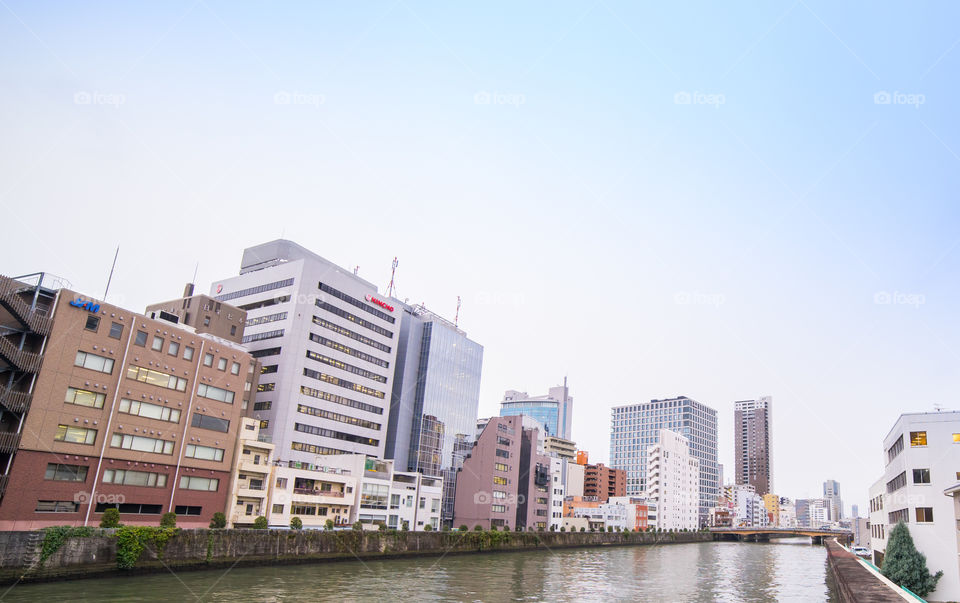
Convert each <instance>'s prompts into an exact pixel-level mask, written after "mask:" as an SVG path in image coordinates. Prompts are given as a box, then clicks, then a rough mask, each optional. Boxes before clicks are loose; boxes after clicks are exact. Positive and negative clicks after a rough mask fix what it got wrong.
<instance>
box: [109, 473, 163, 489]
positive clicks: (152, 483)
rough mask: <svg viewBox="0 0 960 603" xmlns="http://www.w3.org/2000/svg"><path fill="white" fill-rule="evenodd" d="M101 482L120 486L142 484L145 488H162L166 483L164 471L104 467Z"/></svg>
mask: <svg viewBox="0 0 960 603" xmlns="http://www.w3.org/2000/svg"><path fill="white" fill-rule="evenodd" d="M103 483H105V484H117V485H120V486H143V487H145V488H163V487H165V486H166V485H167V476H166V474H165V473H151V472H149V471H129V470H127V469H106V470H104V472H103Z"/></svg>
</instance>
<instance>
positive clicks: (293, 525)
mask: <svg viewBox="0 0 960 603" xmlns="http://www.w3.org/2000/svg"><path fill="white" fill-rule="evenodd" d="M290 529H291V530H302V529H303V520H302V519H300V518H299V517H291V518H290Z"/></svg>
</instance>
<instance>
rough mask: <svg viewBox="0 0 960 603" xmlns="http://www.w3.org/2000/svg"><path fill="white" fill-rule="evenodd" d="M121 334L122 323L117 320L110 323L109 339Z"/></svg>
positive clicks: (117, 337) (118, 336)
mask: <svg viewBox="0 0 960 603" xmlns="http://www.w3.org/2000/svg"><path fill="white" fill-rule="evenodd" d="M122 336H123V325H122V324H120V323H119V322H111V323H110V335H109V336H108V337H110V338H111V339H120V337H122Z"/></svg>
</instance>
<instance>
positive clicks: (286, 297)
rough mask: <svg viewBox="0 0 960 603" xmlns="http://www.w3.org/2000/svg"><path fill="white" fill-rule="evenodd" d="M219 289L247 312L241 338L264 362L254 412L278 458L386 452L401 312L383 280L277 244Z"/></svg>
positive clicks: (260, 250)
mask: <svg viewBox="0 0 960 603" xmlns="http://www.w3.org/2000/svg"><path fill="white" fill-rule="evenodd" d="M211 289H212V290H211V292H210V294H211V295H212V296H213V297H215V298H216V299H217V300H219V301H229V302H230V303H231V304H233V305H235V306H239V307H240V308H242V309H244V310H246V311H247V324H246V328H245V331H244V337H243V342H244V343H245V344H246V345H247V346H248V349H249V350H250V351H251V353H252V354H253V355H254V356H255V357H257V358H258V359H259V360H260V362H261V363H262V364H263V369H262V370H263V372H262V374H261V376H260V385H259V390H258V392H257V395H256V402H255V404H254V407H253V409H252V411H253V416H254V417H255V418H257V419H259V420H260V421H261V425H262V432H263V433H264V434H265V435H266V436H268V437H270V438H271V440H272V442H273V443H274V444H275V446H276V456H277V458H278V459H279V460H282V461H286V460H294V461H302V462H308V463H314V462H316V461H317V457H318V456H319V455H328V454H344V453H360V454H365V455H369V456H374V457H383V453H384V446H385V439H386V429H387V418H388V414H389V406H390V396H391V391H392V385H393V375H394V364H395V361H396V353H397V332H398V329H399V326H400V325H399V321H400V320H401V318H400V314H401V313H400V312H397V311H396V308H394V307H393V306H392V305H391V304H390V303H388V302H387V301H384V298H383V297H381V296H380V295H379V294H378V292H377V288H376V286H375V285H373V284H372V283H370V282H368V281H365V280H363V279H361V278H359V277H358V276H356V275H354V274H352V273H351V272H350V271H348V270H345V269H343V268H340V267H339V266H336V265H335V264H332V263H331V262H329V261H327V260H325V259H323V258H322V257H320V256H318V255H316V254H314V253H312V252H310V251H308V250H307V249H304V248H303V247H300V246H299V245H297V244H296V243H293V242H291V241H285V240H277V241H272V242H270V243H264V244H262V245H257V246H255V247H250V248H248V249H245V250H244V252H243V259H242V261H241V264H240V275H239V276H235V277H232V278H226V279H223V280H219V281H216V282H214V283H213V285H212V287H211ZM404 469H405V467H404Z"/></svg>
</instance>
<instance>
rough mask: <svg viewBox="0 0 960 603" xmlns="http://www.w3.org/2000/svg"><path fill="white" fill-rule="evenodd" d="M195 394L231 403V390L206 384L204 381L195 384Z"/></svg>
mask: <svg viewBox="0 0 960 603" xmlns="http://www.w3.org/2000/svg"><path fill="white" fill-rule="evenodd" d="M197 395H198V396H200V397H201V398H209V399H210V400H216V401H217V402H226V403H227V404H233V397H234V393H233V392H232V391H230V390H228V389H222V388H219V387H214V386H212V385H207V384H206V383H201V384H200V385H198V386H197Z"/></svg>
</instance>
